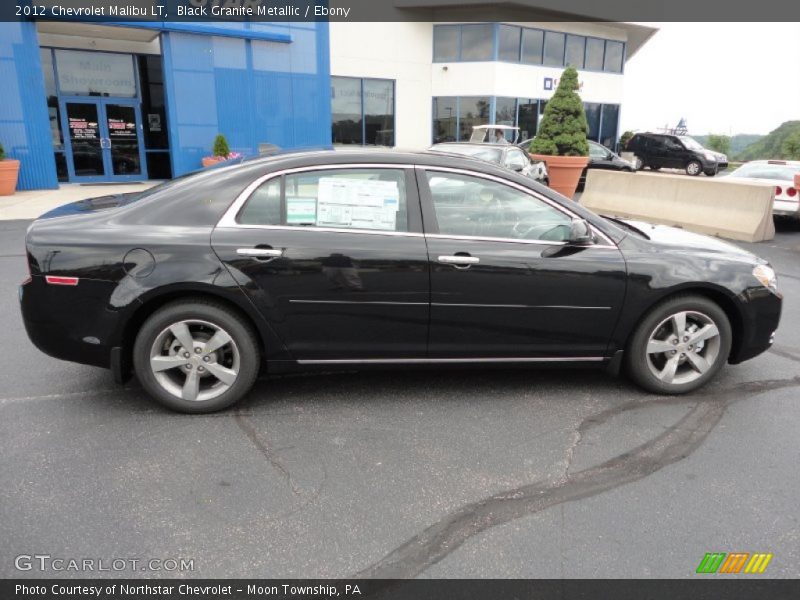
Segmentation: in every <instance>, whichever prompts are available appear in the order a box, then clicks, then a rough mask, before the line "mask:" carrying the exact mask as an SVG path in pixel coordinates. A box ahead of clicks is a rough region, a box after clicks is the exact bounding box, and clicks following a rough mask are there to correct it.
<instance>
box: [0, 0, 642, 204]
mask: <svg viewBox="0 0 800 600" xmlns="http://www.w3.org/2000/svg"><path fill="white" fill-rule="evenodd" d="M428 4H429V5H430V4H433V5H436V4H437V3H435V2H433V3H430V2H429V3H428ZM427 11H428V12H427V13H425V14H423V15H422V16H423V18H424V17H425V15H429V17H430V20H423V19H422V18H420V12H419V11H416V12H415V13H414V18H415V19H416V20H414V21H406V22H382V23H358V22H349V23H344V22H331V23H325V22H317V23H314V22H310V23H264V22H248V23H238V22H227V23H215V22H191V23H189V22H180V23H161V22H159V23H130V22H126V23H79V22H74V21H24V22H16V23H14V22H12V23H0V81H2V83H3V101H2V102H0V143H2V144H3V146H4V147H5V150H6V154H7V155H8V156H9V157H12V158H17V159H20V160H21V162H22V167H21V170H20V181H19V185H18V189H47V188H56V187H58V185H59V183H67V182H69V183H104V182H109V183H111V182H125V181H141V180H146V179H166V178H169V177H174V176H178V175H181V174H184V173H187V172H190V171H193V170H195V169H197V168H200V166H201V159H202V158H203V157H204V156H207V155H209V154H210V152H211V146H212V143H213V139H214V137H215V136H216V135H217V134H218V133H223V134H224V135H225V136H226V138H227V139H228V142H229V145H230V147H231V149H232V150H233V151H236V152H240V153H243V154H255V153H257V152H258V151H259V149H260V148H261V149H263V148H264V147H266V146H267V145H270V146H278V147H280V148H302V147H320V146H328V145H330V144H331V143H333V144H350V145H378V146H397V147H402V148H409V149H415V148H424V147H426V146H428V145H430V144H431V143H432V142H438V141H452V140H464V139H467V138H468V137H469V133H470V131H471V128H472V126H473V125H477V124H482V123H503V124H513V125H518V126H519V127H520V129H521V131H522V135H523V136H524V137H530V136H532V135H535V132H536V126H537V124H538V121H539V118H540V117H541V114H542V112H543V110H544V106H545V105H546V102H547V100H548V98H549V97H550V96H552V94H553V91H554V89H555V87H556V85H557V83H558V78H559V76H560V74H561V72H562V71H563V68H564V66H565V65H566V64H572V65H575V66H576V67H578V69H579V74H580V75H579V79H580V85H581V90H580V94H581V97H582V98H583V100H584V103H585V106H586V112H587V117H588V121H589V129H590V131H589V136H590V138H591V139H594V140H596V141H599V142H601V143H604V144H606V145H608V146H613V145H614V143H615V141H616V139H617V137H618V134H619V131H618V129H619V118H620V112H621V110H622V108H621V101H622V91H623V79H624V71H625V61H626V60H627V59H628V58H630V57H631V56H632V55H633V54H634V53H635V52H636V51H637V50H638V49H639V48H641V46H642V45H643V44H644V43H646V41H647V40H648V39H649V38H650V36H652V35H653V33H654V32H655V30H654V29H652V28H648V27H643V26H639V25H633V24H627V23H590V22H567V21H546V20H539V21H537V20H535V19H534V18H533V17H534V16H536V14H535V13H534V12H533V11H531V10H528V11H523V14H521V15H520V18H519V19H516V20H514V21H503V22H497V21H496V20H491V18H490V17H491V14H490V13H487V14H485V15H484V16H485V17H486V18H485V19H481V18H480V17H481V15H477V18H476V14H475V13H474V12H471V13H464V12H463V11H461V14H458V15H454V14H447V16H448V17H453V16H459V17H461V19H463V20H461V19H452V18H445V15H443V14H440V13H439V12H438V11H436V10H433V9H427ZM450 12H451V13H452V11H450ZM539 16H540V17H541V15H539ZM475 21H480V22H475Z"/></svg>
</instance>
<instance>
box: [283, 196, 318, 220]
mask: <svg viewBox="0 0 800 600" xmlns="http://www.w3.org/2000/svg"><path fill="white" fill-rule="evenodd" d="M316 222H317V199H316V198H297V197H295V198H291V197H287V198H286V223H287V224H289V225H314V224H315V223H316Z"/></svg>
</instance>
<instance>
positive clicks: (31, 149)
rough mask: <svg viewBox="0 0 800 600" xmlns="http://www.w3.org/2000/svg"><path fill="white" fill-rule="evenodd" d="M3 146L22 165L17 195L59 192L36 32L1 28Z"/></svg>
mask: <svg viewBox="0 0 800 600" xmlns="http://www.w3.org/2000/svg"><path fill="white" fill-rule="evenodd" d="M0 84H1V85H2V92H0V142H2V144H3V146H4V148H5V150H6V155H7V156H8V157H9V158H16V159H18V160H19V161H21V163H22V164H21V166H20V172H19V183H18V184H17V189H19V190H33V189H55V188H57V187H58V178H57V176H56V164H55V159H54V157H53V140H52V137H51V134H50V119H49V116H48V111H47V99H46V96H45V88H44V77H43V76H42V65H41V61H40V58H39V43H38V38H37V36H36V26H35V25H34V24H33V23H32V22H19V23H0Z"/></svg>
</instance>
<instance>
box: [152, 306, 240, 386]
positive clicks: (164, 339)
mask: <svg viewBox="0 0 800 600" xmlns="http://www.w3.org/2000/svg"><path fill="white" fill-rule="evenodd" d="M240 358H241V357H240V355H239V348H238V346H237V345H236V342H235V341H234V340H233V338H232V337H231V335H230V334H229V333H228V332H227V331H225V330H224V329H222V328H221V327H219V326H218V325H214V324H213V323H209V322H208V321H201V320H197V319H187V320H185V321H178V322H177V323H173V324H172V325H170V326H169V327H167V328H166V329H164V330H163V331H162V332H161V333H159V334H158V336H156V339H155V341H154V342H153V345H152V346H151V348H150V369H151V371H152V372H153V376H154V377H155V379H156V381H157V382H158V383H159V385H161V387H162V388H164V389H165V390H166V391H167V392H169V393H170V394H172V395H173V396H175V397H176V398H181V399H183V400H189V401H193V402H202V401H204V400H211V399H212V398H216V397H217V396H219V395H221V394H223V393H225V392H226V391H227V390H228V389H230V387H231V386H232V385H233V384H234V383H235V382H236V378H237V377H238V375H239V368H240V362H241V361H240Z"/></svg>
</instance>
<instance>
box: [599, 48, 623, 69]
mask: <svg viewBox="0 0 800 600" xmlns="http://www.w3.org/2000/svg"><path fill="white" fill-rule="evenodd" d="M603 70H604V71H611V72H612V73H622V42H612V41H610V40H609V41H607V42H606V59H605V62H604V63H603Z"/></svg>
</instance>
